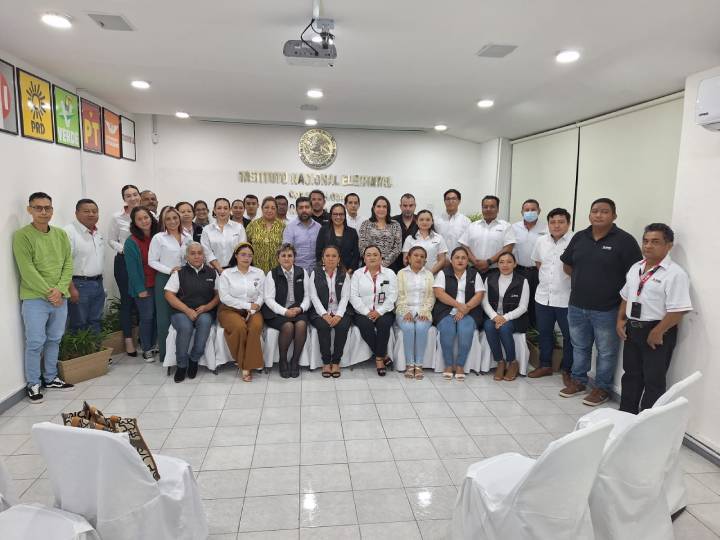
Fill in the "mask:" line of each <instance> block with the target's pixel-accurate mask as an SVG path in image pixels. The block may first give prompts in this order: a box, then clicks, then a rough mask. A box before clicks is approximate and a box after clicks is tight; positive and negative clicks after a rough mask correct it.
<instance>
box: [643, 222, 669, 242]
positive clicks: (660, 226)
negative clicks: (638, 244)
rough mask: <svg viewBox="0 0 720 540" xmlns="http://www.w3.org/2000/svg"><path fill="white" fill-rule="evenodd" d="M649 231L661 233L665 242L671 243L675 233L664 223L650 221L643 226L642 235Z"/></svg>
mask: <svg viewBox="0 0 720 540" xmlns="http://www.w3.org/2000/svg"><path fill="white" fill-rule="evenodd" d="M649 232H660V233H662V235H663V238H664V239H665V242H668V243H672V242H674V241H675V233H674V232H673V230H672V229H671V228H670V227H669V226H668V225H665V223H651V224H650V225H648V226H647V227H645V231H644V232H643V236H645V233H649Z"/></svg>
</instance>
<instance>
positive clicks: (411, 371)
mask: <svg viewBox="0 0 720 540" xmlns="http://www.w3.org/2000/svg"><path fill="white" fill-rule="evenodd" d="M416 369H417V368H416V367H415V366H414V365H409V366H408V367H407V369H406V370H405V378H406V379H414V378H415V370H416Z"/></svg>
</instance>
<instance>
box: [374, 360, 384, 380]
mask: <svg viewBox="0 0 720 540" xmlns="http://www.w3.org/2000/svg"><path fill="white" fill-rule="evenodd" d="M378 362H381V363H382V364H383V366H382V367H378ZM375 369H376V370H377V374H378V375H379V376H380V377H384V376H385V375H386V374H387V371H386V370H385V364H384V362H383V361H382V360H375Z"/></svg>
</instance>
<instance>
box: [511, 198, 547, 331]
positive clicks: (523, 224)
mask: <svg viewBox="0 0 720 540" xmlns="http://www.w3.org/2000/svg"><path fill="white" fill-rule="evenodd" d="M520 212H521V214H522V219H521V220H520V221H517V222H515V223H513V225H512V227H513V233H515V247H514V248H513V254H514V255H515V258H516V259H517V263H518V266H517V270H518V271H519V272H520V273H522V274H523V275H524V276H525V279H527V280H528V285H530V299H531V302H530V305H529V306H528V317H529V318H530V326H532V327H533V328H537V326H536V323H535V302H534V301H532V299H534V298H535V290H536V289H537V286H538V268H537V266H535V261H533V260H532V257H531V255H532V252H533V249H534V248H535V243H536V242H537V240H538V238H540V237H541V236H543V235H546V234H547V232H548V229H547V225H546V224H545V223H544V222H543V221H542V220H540V219H538V218H539V217H540V203H539V202H538V201H537V200H535V199H528V200H526V201H525V202H523V203H522V206H521V207H520Z"/></svg>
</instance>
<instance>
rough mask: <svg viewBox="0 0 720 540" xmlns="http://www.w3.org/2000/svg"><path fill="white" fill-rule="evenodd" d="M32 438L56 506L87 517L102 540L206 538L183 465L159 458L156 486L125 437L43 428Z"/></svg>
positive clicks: (43, 425) (187, 470) (194, 488)
mask: <svg viewBox="0 0 720 540" xmlns="http://www.w3.org/2000/svg"><path fill="white" fill-rule="evenodd" d="M32 436H33V439H34V441H35V444H36V445H37V447H38V448H39V449H40V453H41V454H42V455H43V456H44V458H45V461H46V462H47V466H48V468H47V470H48V476H49V478H50V482H51V483H52V486H53V491H54V494H55V504H56V505H57V506H59V507H60V508H62V509H63V510H66V511H68V512H72V513H75V514H80V515H82V516H84V517H85V518H86V519H87V520H88V521H89V522H90V523H91V524H92V525H93V526H94V527H95V529H96V530H97V532H98V533H99V534H100V536H101V537H102V539H103V540H139V539H141V538H142V539H145V538H147V539H151V538H152V539H153V540H165V539H167V540H176V539H177V540H200V539H203V540H204V539H206V538H207V536H208V526H207V521H206V518H205V513H204V511H203V508H202V505H201V502H200V494H199V492H198V487H197V483H196V482H195V477H194V476H193V473H192V470H191V469H190V466H189V465H188V464H187V463H185V462H184V461H182V460H180V459H176V458H171V457H167V456H159V455H155V456H154V458H155V461H156V463H157V465H158V469H159V472H160V477H161V479H160V480H159V481H157V482H156V481H155V480H154V479H153V477H152V475H151V474H150V471H149V470H148V468H147V467H146V466H145V464H144V463H143V461H142V459H141V458H140V456H139V455H138V453H137V452H136V451H135V449H134V448H133V447H132V446H130V442H129V439H128V436H127V434H125V433H109V432H106V431H99V430H94V429H81V428H73V427H65V426H59V425H57V424H52V423H50V422H42V423H39V424H35V425H34V426H33V427H32Z"/></svg>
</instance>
